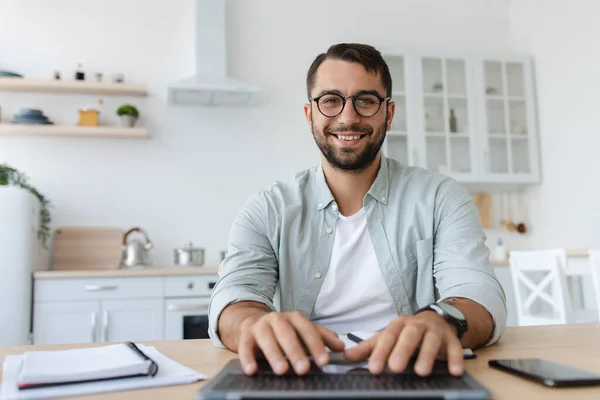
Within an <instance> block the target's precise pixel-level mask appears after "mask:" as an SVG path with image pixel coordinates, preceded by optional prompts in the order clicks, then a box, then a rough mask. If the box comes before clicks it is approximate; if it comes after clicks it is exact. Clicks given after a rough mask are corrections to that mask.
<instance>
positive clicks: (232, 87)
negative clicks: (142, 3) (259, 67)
mask: <svg viewBox="0 0 600 400" xmlns="http://www.w3.org/2000/svg"><path fill="white" fill-rule="evenodd" d="M225 1H226V0H196V75H194V76H192V77H189V78H187V79H183V80H181V81H178V82H174V83H172V84H170V85H169V103H171V104H173V105H186V106H249V105H251V104H252V103H253V102H254V101H255V100H256V97H257V95H258V94H259V92H260V89H259V88H258V87H256V86H253V85H250V84H247V83H244V82H241V81H238V80H236V79H233V78H231V77H229V76H228V75H227V38H226V28H225Z"/></svg>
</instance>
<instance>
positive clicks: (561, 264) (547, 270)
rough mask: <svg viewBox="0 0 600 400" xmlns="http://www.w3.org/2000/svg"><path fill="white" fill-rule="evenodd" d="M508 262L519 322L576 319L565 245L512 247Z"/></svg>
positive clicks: (549, 321)
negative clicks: (542, 247)
mask: <svg viewBox="0 0 600 400" xmlns="http://www.w3.org/2000/svg"><path fill="white" fill-rule="evenodd" d="M509 263H510V272H511V276H512V281H513V286H514V288H513V289H514V291H515V297H516V305H517V320H518V323H519V325H552V324H566V323H569V322H574V318H573V316H572V315H571V314H572V312H571V302H570V299H569V293H568V291H567V283H566V278H565V272H564V271H565V269H566V265H567V253H566V251H565V249H553V250H538V251H511V252H510V255H509ZM548 289H550V293H549V292H548ZM548 306H549V308H550V310H549V311H548Z"/></svg>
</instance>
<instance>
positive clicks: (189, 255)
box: [173, 242, 204, 267]
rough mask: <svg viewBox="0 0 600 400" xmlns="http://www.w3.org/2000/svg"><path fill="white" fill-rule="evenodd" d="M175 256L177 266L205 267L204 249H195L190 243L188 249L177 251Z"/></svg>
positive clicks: (174, 253)
mask: <svg viewBox="0 0 600 400" xmlns="http://www.w3.org/2000/svg"><path fill="white" fill-rule="evenodd" d="M173 256H174V262H175V265H177V266H194V267H199V266H202V265H204V249H203V248H201V247H194V245H193V243H192V242H190V243H188V245H187V247H184V248H180V249H175V250H174V252H173Z"/></svg>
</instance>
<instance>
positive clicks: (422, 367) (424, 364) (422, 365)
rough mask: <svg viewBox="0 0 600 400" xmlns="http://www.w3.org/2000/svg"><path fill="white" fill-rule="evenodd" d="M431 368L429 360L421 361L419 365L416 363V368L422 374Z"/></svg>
mask: <svg viewBox="0 0 600 400" xmlns="http://www.w3.org/2000/svg"><path fill="white" fill-rule="evenodd" d="M428 368H429V363H428V362H427V361H419V362H417V365H415V369H416V370H417V372H419V373H420V374H425V373H426V372H427V370H428Z"/></svg>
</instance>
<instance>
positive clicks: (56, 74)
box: [54, 70, 60, 81]
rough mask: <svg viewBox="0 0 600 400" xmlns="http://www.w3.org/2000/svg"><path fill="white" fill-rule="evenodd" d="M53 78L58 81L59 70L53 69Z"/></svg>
mask: <svg viewBox="0 0 600 400" xmlns="http://www.w3.org/2000/svg"><path fill="white" fill-rule="evenodd" d="M54 80H55V81H60V71H58V70H56V71H54Z"/></svg>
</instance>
